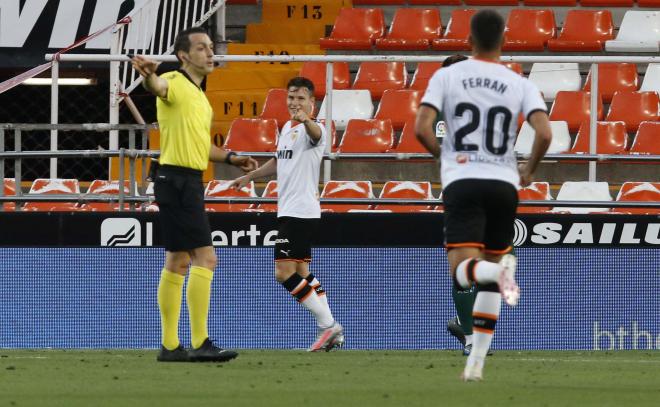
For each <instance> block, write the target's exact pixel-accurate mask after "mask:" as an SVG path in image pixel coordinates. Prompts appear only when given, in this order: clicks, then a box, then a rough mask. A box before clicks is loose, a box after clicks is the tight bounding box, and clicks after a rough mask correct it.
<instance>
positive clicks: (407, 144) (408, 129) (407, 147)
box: [387, 122, 428, 154]
mask: <svg viewBox="0 0 660 407" xmlns="http://www.w3.org/2000/svg"><path fill="white" fill-rule="evenodd" d="M387 152H388V153H421V154H428V151H427V150H426V148H425V147H424V146H423V145H422V143H420V142H419V140H417V136H416V135H415V123H414V122H409V123H406V125H405V126H403V131H402V132H401V136H400V137H399V142H398V143H396V145H395V146H394V148H391V149H389V150H387Z"/></svg>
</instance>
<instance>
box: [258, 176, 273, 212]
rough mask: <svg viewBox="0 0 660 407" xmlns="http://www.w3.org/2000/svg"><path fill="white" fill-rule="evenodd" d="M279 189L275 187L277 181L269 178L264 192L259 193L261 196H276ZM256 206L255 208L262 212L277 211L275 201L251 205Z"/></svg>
mask: <svg viewBox="0 0 660 407" xmlns="http://www.w3.org/2000/svg"><path fill="white" fill-rule="evenodd" d="M278 192H279V190H278V189H277V181H275V180H271V181H268V184H266V188H265V189H264V192H263V193H262V194H261V197H262V198H277V194H278ZM253 206H256V209H258V210H259V211H262V212H277V204H276V203H272V204H271V203H264V204H259V205H253Z"/></svg>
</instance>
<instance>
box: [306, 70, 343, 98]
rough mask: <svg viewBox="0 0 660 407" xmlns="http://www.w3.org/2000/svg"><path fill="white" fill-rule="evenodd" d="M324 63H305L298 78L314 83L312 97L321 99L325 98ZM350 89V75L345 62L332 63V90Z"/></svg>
mask: <svg viewBox="0 0 660 407" xmlns="http://www.w3.org/2000/svg"><path fill="white" fill-rule="evenodd" d="M325 73H326V63H325V62H305V63H304V64H303V66H302V68H301V69H300V76H302V77H305V78H307V79H309V80H311V81H312V83H314V97H316V98H317V99H321V98H323V97H324V96H325V79H326V75H325ZM350 87H351V73H350V71H349V70H348V63H347V62H333V63H332V89H335V90H341V89H348V88H350Z"/></svg>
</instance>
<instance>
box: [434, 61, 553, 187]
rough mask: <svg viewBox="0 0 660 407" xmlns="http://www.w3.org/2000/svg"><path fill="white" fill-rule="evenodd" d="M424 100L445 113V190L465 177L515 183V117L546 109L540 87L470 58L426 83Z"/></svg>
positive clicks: (441, 173)
mask: <svg viewBox="0 0 660 407" xmlns="http://www.w3.org/2000/svg"><path fill="white" fill-rule="evenodd" d="M422 104H426V105H429V106H431V107H433V108H435V109H436V110H437V111H438V112H443V114H444V120H445V124H446V126H447V135H446V137H444V140H443V142H442V156H441V172H440V175H441V179H442V185H443V188H446V187H447V186H448V185H449V184H451V183H452V182H453V181H456V180H458V179H465V178H480V179H496V180H501V181H506V182H509V183H511V184H513V185H514V186H516V187H518V185H519V183H520V176H519V174H518V169H517V163H516V157H515V153H514V151H513V145H514V143H515V140H516V134H517V129H518V117H519V115H520V113H521V112H522V113H523V114H524V116H525V118H528V117H529V115H530V114H531V113H533V112H535V111H537V110H542V111H547V108H546V105H545V102H544V101H543V98H542V97H541V92H540V91H539V90H538V88H537V87H536V86H535V85H534V84H533V83H532V82H530V81H529V80H527V79H526V78H523V77H522V76H520V75H518V74H517V73H515V72H514V71H512V70H510V69H509V68H507V67H505V66H504V65H501V64H499V63H495V62H487V61H482V60H478V59H468V60H466V61H461V62H457V63H455V64H453V65H451V66H449V67H447V68H442V69H440V70H438V71H436V72H435V74H433V76H432V77H431V79H430V81H429V85H428V88H427V89H426V94H425V95H424V97H423V98H422Z"/></svg>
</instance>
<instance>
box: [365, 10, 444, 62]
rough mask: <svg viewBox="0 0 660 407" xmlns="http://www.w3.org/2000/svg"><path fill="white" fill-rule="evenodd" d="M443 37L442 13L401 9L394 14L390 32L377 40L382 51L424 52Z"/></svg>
mask: <svg viewBox="0 0 660 407" xmlns="http://www.w3.org/2000/svg"><path fill="white" fill-rule="evenodd" d="M441 35H442V23H441V21H440V11H439V10H438V9H437V8H434V9H420V8H400V9H398V10H397V11H396V12H395V13H394V18H393V20H392V25H390V31H389V32H388V33H387V35H385V37H384V38H378V39H377V40H376V48H378V49H380V50H393V51H399V50H405V51H424V50H427V49H429V47H430V46H431V42H432V41H433V40H434V39H436V38H440V36H441Z"/></svg>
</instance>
